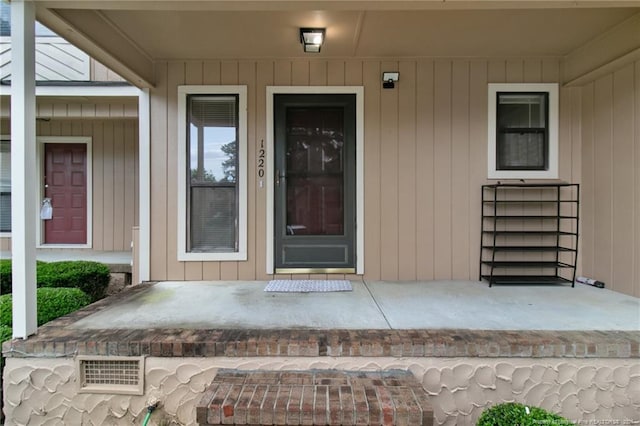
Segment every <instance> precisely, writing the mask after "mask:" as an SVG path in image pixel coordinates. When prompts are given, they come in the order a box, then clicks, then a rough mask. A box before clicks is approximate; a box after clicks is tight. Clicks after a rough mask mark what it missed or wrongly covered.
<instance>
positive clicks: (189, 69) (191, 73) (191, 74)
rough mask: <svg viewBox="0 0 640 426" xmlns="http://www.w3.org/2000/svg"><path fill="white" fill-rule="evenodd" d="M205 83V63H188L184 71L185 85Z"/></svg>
mask: <svg viewBox="0 0 640 426" xmlns="http://www.w3.org/2000/svg"><path fill="white" fill-rule="evenodd" d="M203 82H204V63H203V62H202V61H187V62H186V64H185V71H184V84H196V85H200V84H203Z"/></svg>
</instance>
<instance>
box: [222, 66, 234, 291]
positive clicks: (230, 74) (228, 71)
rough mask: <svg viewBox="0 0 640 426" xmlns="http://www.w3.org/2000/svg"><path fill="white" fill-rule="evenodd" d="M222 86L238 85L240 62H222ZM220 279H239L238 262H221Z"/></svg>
mask: <svg viewBox="0 0 640 426" xmlns="http://www.w3.org/2000/svg"><path fill="white" fill-rule="evenodd" d="M221 82H222V84H234V85H235V84H238V62H237V61H224V62H222V75H221ZM220 279H221V280H237V279H238V262H221V263H220Z"/></svg>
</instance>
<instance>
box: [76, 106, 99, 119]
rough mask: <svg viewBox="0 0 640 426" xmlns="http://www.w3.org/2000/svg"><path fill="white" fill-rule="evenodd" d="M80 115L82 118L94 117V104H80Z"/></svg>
mask: <svg viewBox="0 0 640 426" xmlns="http://www.w3.org/2000/svg"><path fill="white" fill-rule="evenodd" d="M80 115H81V116H82V117H83V118H94V117H95V116H96V104H82V109H81V112H80Z"/></svg>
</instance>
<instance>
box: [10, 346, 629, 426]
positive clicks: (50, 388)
mask: <svg viewBox="0 0 640 426" xmlns="http://www.w3.org/2000/svg"><path fill="white" fill-rule="evenodd" d="M219 368H238V369H242V370H257V369H262V370H307V369H340V370H370V371H375V370H387V369H404V370H409V371H411V372H412V373H413V374H414V375H415V376H416V378H418V380H420V381H422V383H423V386H424V388H425V389H426V391H427V392H428V393H429V395H431V398H432V399H431V403H432V404H433V407H434V412H435V417H436V421H437V423H438V424H444V425H472V424H475V421H476V419H477V418H478V416H479V415H480V413H481V412H482V411H483V409H484V408H485V407H487V406H489V405H492V404H494V403H497V402H502V401H518V402H523V403H525V404H530V405H536V406H540V407H543V408H546V409H548V410H551V411H554V412H558V413H560V414H562V415H563V416H565V417H567V418H569V419H572V420H574V421H581V422H583V424H640V363H638V362H637V360H636V359H569V360H568V359H553V358H541V359H535V360H531V359H514V358H491V359H478V358H369V357H353V358H347V359H345V358H331V357H329V358H328V357H286V358H284V357H283V358H273V357H269V358H267V357H251V358H226V357H224V358H223V357H217V358H158V357H149V358H147V360H146V363H145V393H144V395H142V396H129V395H105V394H79V393H78V388H77V383H76V377H77V376H76V370H75V364H74V360H73V359H72V358H58V359H36V358H9V359H7V366H6V368H5V371H4V386H5V395H6V400H5V411H6V415H7V425H27V424H29V425H41V424H47V425H52V424H66V425H80V424H82V425H131V424H137V423H140V422H141V419H142V417H143V416H144V415H145V413H146V406H147V404H148V403H149V402H150V401H152V400H156V399H157V400H159V401H160V407H159V409H158V410H157V411H156V412H154V413H153V416H152V420H153V422H152V423H151V424H156V425H158V424H179V425H195V424H196V423H195V422H196V416H195V404H196V403H197V401H198V398H199V396H200V393H201V392H203V391H204V389H205V387H206V386H207V385H208V384H209V383H210V382H211V380H212V379H213V377H214V376H215V374H216V371H217V370H218V369H219ZM596 420H597V421H596Z"/></svg>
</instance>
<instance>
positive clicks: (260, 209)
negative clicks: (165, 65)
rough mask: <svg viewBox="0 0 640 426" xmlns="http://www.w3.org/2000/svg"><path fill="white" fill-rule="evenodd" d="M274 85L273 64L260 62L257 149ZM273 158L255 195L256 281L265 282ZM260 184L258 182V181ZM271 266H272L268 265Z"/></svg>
mask: <svg viewBox="0 0 640 426" xmlns="http://www.w3.org/2000/svg"><path fill="white" fill-rule="evenodd" d="M273 84H274V64H273V62H272V61H260V62H258V63H257V66H256V103H255V111H256V114H255V121H256V144H257V145H258V147H259V148H258V149H265V151H266V143H267V135H266V129H267V123H266V120H267V119H269V120H270V119H271V117H269V118H267V111H266V96H267V93H266V87H267V86H271V85H273ZM273 161H274V159H273V158H269V157H265V178H262V179H261V182H262V186H261V185H259V184H258V189H257V194H256V213H255V214H256V233H255V235H256V249H255V250H256V260H255V262H256V279H259V280H266V279H268V278H269V276H268V275H267V264H266V259H267V247H266V241H267V228H266V226H267V223H266V218H267V185H271V184H272V182H268V181H267V180H266V174H267V173H268V170H269V168H271V167H273ZM259 183H260V181H259ZM269 266H272V265H269Z"/></svg>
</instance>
